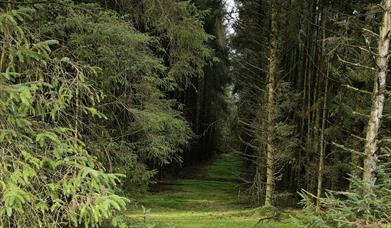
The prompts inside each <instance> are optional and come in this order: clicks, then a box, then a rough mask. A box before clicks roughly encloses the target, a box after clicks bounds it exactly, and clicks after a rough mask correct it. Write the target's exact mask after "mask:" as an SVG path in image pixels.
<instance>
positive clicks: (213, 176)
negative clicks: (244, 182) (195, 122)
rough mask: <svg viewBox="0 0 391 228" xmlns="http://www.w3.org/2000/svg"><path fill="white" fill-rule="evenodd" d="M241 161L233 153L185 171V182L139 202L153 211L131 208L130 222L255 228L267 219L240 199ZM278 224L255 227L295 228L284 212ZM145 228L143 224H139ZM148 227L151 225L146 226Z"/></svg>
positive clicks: (181, 180) (264, 224)
mask: <svg viewBox="0 0 391 228" xmlns="http://www.w3.org/2000/svg"><path fill="white" fill-rule="evenodd" d="M239 168H240V159H239V158H238V157H236V155H234V154H223V155H220V156H219V158H218V159H216V160H215V161H213V162H211V163H209V164H205V165H204V166H201V167H198V168H189V169H187V170H185V171H184V173H186V174H191V175H188V177H187V178H185V179H180V180H175V181H172V182H169V183H167V184H166V185H162V186H159V187H160V188H161V191H159V192H158V193H149V194H147V195H145V196H143V197H142V200H139V202H138V205H143V206H144V207H145V208H147V209H148V210H150V211H149V212H143V210H142V209H140V206H138V207H137V206H136V207H134V208H131V209H130V210H129V211H128V213H127V217H128V218H129V220H130V222H131V223H133V224H134V223H139V224H142V223H143V221H144V220H145V221H146V223H148V224H154V225H155V226H152V227H156V228H160V227H162V228H163V227H178V228H182V227H184V228H186V227H189V228H190V227H194V228H197V227H216V228H223V227H232V228H235V227H238V228H241V227H254V225H255V224H257V222H258V220H259V219H260V218H262V217H264V216H262V215H260V214H259V213H257V211H259V210H256V209H253V208H246V205H247V204H246V203H245V202H242V200H241V199H240V198H239V197H238V195H239V194H238V188H237V187H238V185H239V184H240V181H239V179H238V174H239V173H238V172H239ZM281 217H282V218H281V221H279V222H270V223H267V222H263V223H260V224H258V225H257V226H256V227H276V228H277V227H281V228H284V227H286V228H288V227H294V226H293V225H292V224H289V223H287V221H288V218H289V214H287V213H283V214H282V216H281ZM140 226H142V225H140ZM145 227H148V226H145Z"/></svg>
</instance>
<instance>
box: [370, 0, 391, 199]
mask: <svg viewBox="0 0 391 228" xmlns="http://www.w3.org/2000/svg"><path fill="white" fill-rule="evenodd" d="M383 9H384V17H383V22H382V26H381V28H380V34H379V44H378V45H379V46H378V56H377V59H376V63H377V68H378V71H377V75H376V78H375V82H374V88H373V93H372V94H373V95H372V108H371V114H370V117H369V121H368V127H367V134H366V140H365V151H364V172H363V181H364V182H365V184H366V189H365V194H369V193H371V192H372V190H373V186H374V183H375V170H376V165H377V164H376V163H377V155H376V152H377V149H378V147H377V143H378V133H379V128H380V124H381V119H382V115H383V108H384V99H385V95H384V93H385V89H386V77H387V73H388V63H389V58H388V52H389V45H390V37H389V33H390V30H391V14H390V9H391V0H385V1H384V5H383Z"/></svg>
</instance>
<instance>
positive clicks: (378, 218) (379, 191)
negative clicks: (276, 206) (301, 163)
mask: <svg viewBox="0 0 391 228" xmlns="http://www.w3.org/2000/svg"><path fill="white" fill-rule="evenodd" d="M387 166H389V165H387ZM385 170H386V167H385V166H384V165H383V166H380V167H379V169H378V180H377V182H376V184H375V187H374V190H373V192H372V193H371V194H364V191H365V189H366V187H365V183H364V182H363V180H362V179H361V178H357V177H354V176H352V177H351V178H350V182H351V184H352V188H351V190H349V191H347V192H329V193H328V194H326V197H325V198H323V199H321V205H320V206H321V209H322V210H321V211H319V210H317V209H316V207H315V205H314V204H313V198H312V197H311V196H310V195H308V193H303V194H301V196H302V197H303V200H302V204H303V206H304V208H305V209H304V211H305V216H303V217H302V218H300V220H298V221H296V222H297V223H300V224H301V225H306V226H307V227H381V226H386V225H389V224H390V223H391V220H390V218H391V203H390V202H391V201H390V200H391V191H390V189H391V181H390V180H391V178H390V174H387V172H385Z"/></svg>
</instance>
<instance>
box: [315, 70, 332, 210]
mask: <svg viewBox="0 0 391 228" xmlns="http://www.w3.org/2000/svg"><path fill="white" fill-rule="evenodd" d="M329 67H330V63H328V67H327V74H326V79H325V80H326V82H325V83H326V85H325V88H324V95H323V113H322V126H321V131H320V149H319V152H320V154H319V167H318V188H317V192H316V206H317V208H318V209H319V207H320V197H321V196H322V189H323V172H324V157H325V134H324V131H325V127H326V118H327V115H326V113H327V93H328V87H329V80H328V76H329Z"/></svg>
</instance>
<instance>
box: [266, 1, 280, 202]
mask: <svg viewBox="0 0 391 228" xmlns="http://www.w3.org/2000/svg"><path fill="white" fill-rule="evenodd" d="M276 4H277V2H276V0H272V1H271V10H272V12H271V17H272V18H271V37H270V38H271V39H270V57H269V67H268V68H269V69H268V86H267V125H268V126H267V145H266V153H267V156H266V194H265V206H271V205H272V199H273V191H274V153H275V148H274V145H273V141H274V134H275V133H274V127H275V126H274V125H275V115H276V113H275V110H276V107H275V106H276V104H275V86H276V79H277V74H278V63H277V62H278V53H277V52H278V50H277V49H278V47H277V45H278V21H277V20H278V12H277V6H276Z"/></svg>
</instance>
